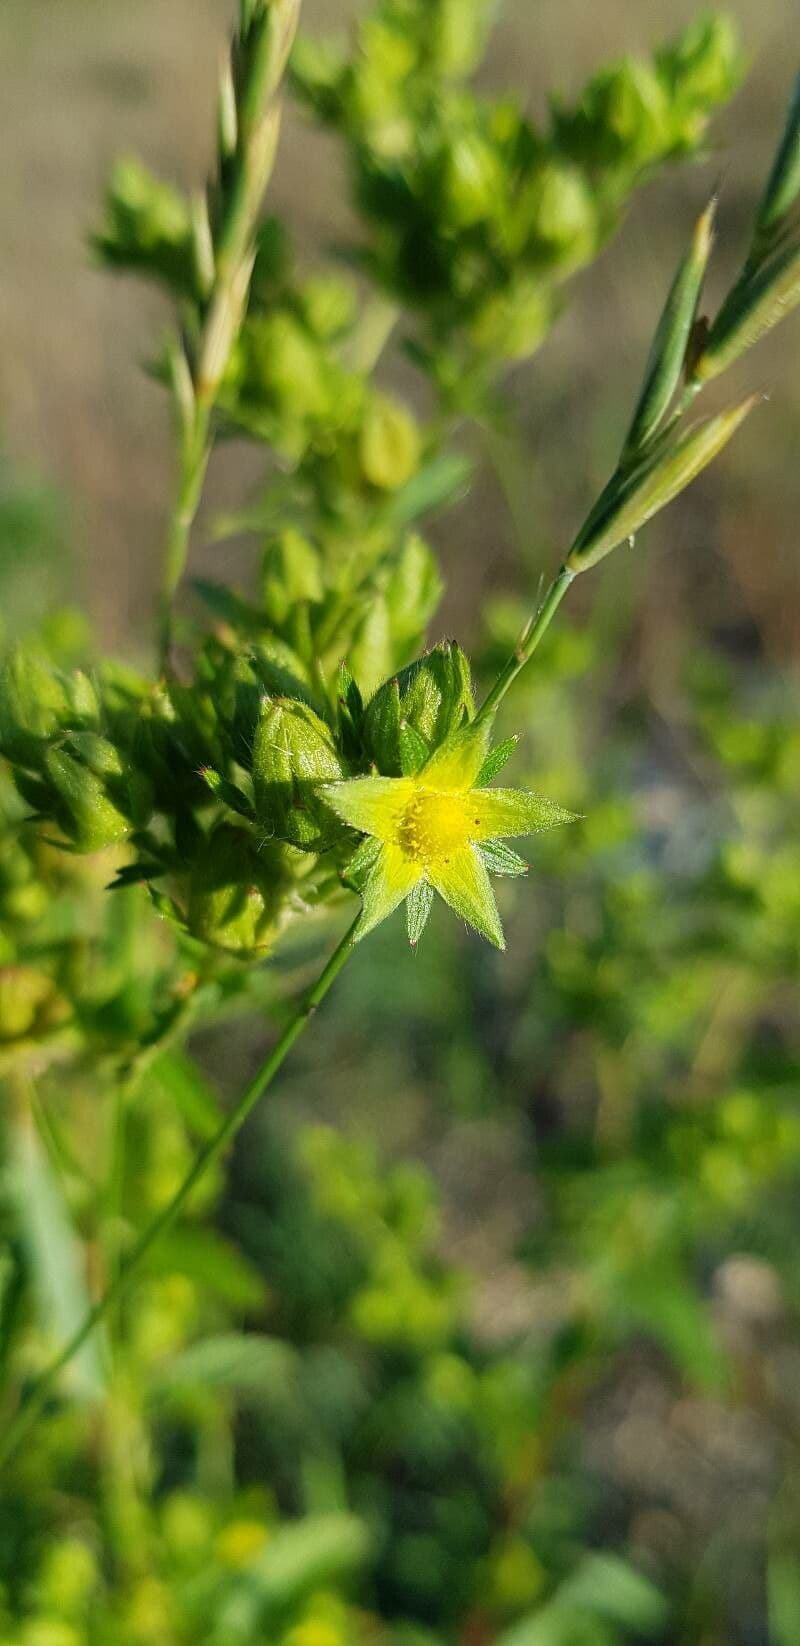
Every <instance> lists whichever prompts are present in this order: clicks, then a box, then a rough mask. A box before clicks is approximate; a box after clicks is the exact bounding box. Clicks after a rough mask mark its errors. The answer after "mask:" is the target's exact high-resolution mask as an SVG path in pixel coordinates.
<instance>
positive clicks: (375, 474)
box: [360, 395, 420, 491]
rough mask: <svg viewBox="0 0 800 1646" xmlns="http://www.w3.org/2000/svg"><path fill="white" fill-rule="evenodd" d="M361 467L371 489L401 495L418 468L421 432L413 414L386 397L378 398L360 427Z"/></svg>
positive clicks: (372, 401)
mask: <svg viewBox="0 0 800 1646" xmlns="http://www.w3.org/2000/svg"><path fill="white" fill-rule="evenodd" d="M360 457H361V467H362V470H363V472H364V476H365V479H367V480H368V481H369V483H370V485H371V486H377V487H378V488H379V490H380V491H398V490H399V488H400V487H401V486H404V485H405V483H406V481H407V480H410V479H411V476H412V474H413V473H414V471H415V469H416V468H417V466H418V464H419V459H420V440H419V430H418V428H417V425H416V423H415V422H414V419H413V417H412V416H411V413H410V412H408V411H406V408H405V406H399V405H397V403H396V402H395V401H394V400H389V399H388V398H387V397H386V396H384V395H375V396H374V397H373V399H372V400H371V402H370V404H369V406H368V407H367V411H366V415H365V417H364V422H363V424H362V427H361V443H360Z"/></svg>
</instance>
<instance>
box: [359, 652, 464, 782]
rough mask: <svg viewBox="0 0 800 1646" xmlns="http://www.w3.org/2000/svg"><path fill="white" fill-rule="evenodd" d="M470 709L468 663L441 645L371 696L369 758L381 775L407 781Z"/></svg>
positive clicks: (367, 739) (367, 734)
mask: <svg viewBox="0 0 800 1646" xmlns="http://www.w3.org/2000/svg"><path fill="white" fill-rule="evenodd" d="M474 707H475V704H474V699H473V695H472V680H471V676H470V667H469V661H468V659H467V658H466V657H465V656H464V653H463V652H462V651H461V648H460V647H459V646H457V645H456V644H455V642H454V641H443V642H442V643H441V644H440V645H438V646H434V647H433V649H432V650H431V651H429V652H427V653H426V654H425V656H424V657H421V658H419V659H418V660H417V661H416V662H415V663H409V665H408V667H407V668H405V669H401V671H400V673H399V674H398V675H396V676H395V677H394V678H393V679H392V680H387V681H386V682H385V683H384V684H383V685H382V686H381V687H380V688H379V689H378V691H377V692H376V693H375V696H374V697H373V698H372V700H371V702H370V703H369V704H368V706H367V710H366V713H365V716H364V742H365V746H366V751H367V754H368V756H369V758H370V760H372V761H373V762H374V764H375V765H376V766H377V768H378V771H379V772H381V773H382V774H383V775H384V776H386V777H400V776H410V775H411V774H412V773H413V772H416V771H419V769H420V767H421V766H422V765H423V764H424V761H425V760H426V759H427V757H428V755H429V754H430V752H431V750H432V749H435V748H438V747H439V744H440V743H443V742H444V740H445V738H447V737H449V735H450V733H451V732H454V731H456V730H457V729H458V727H459V726H461V725H462V724H463V722H464V720H468V719H469V718H470V717H471V715H472V714H473V712H474Z"/></svg>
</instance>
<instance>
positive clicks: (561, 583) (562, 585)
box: [473, 566, 576, 724]
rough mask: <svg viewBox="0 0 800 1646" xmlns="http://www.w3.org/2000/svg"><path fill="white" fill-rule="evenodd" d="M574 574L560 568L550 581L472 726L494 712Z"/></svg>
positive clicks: (548, 623) (547, 622)
mask: <svg viewBox="0 0 800 1646" xmlns="http://www.w3.org/2000/svg"><path fill="white" fill-rule="evenodd" d="M575 576H576V573H575V572H572V571H569V570H568V568H567V567H566V566H562V568H561V571H560V572H559V573H558V576H557V577H554V578H553V581H552V583H551V584H550V587H549V589H548V590H547V593H546V594H545V596H544V599H543V600H542V602H541V605H540V606H539V607H538V608H537V610H536V611H535V612H534V613H533V616H532V617H531V618H530V619H529V621H528V622H527V623H526V625H525V627H524V629H523V631H522V633H521V635H520V637H519V640H518V641H517V644H516V646H515V647H514V650H513V652H512V653H511V656H510V657H509V659H508V662H507V663H506V664H504V666H503V668H502V669H501V670H500V673H499V675H498V676H497V679H496V681H495V683H494V685H493V686H492V689H491V691H490V692H489V693H488V695H487V697H485V698H484V701H483V703H482V704H481V706H480V708H479V710H478V713H477V714H476V716H475V721H474V722H473V724H477V723H478V722H480V721H482V720H489V719H491V717H492V716H493V715H494V714H495V713H496V711H497V709H498V707H499V705H500V704H501V703H502V701H503V698H504V697H505V695H506V692H507V691H508V689H509V687H510V686H513V684H514V681H515V680H516V678H517V676H518V675H519V674H521V673H522V670H523V669H524V668H525V666H526V664H527V663H529V662H530V660H531V658H532V656H533V654H534V652H535V650H536V647H537V646H538V644H539V641H540V640H541V638H542V635H543V634H544V633H545V630H546V629H548V628H549V627H550V624H551V622H552V620H553V618H554V617H555V614H556V612H557V611H558V608H559V606H560V605H561V602H562V600H563V598H564V596H565V594H566V592H567V589H568V588H569V586H570V584H571V583H573V582H574V580H575Z"/></svg>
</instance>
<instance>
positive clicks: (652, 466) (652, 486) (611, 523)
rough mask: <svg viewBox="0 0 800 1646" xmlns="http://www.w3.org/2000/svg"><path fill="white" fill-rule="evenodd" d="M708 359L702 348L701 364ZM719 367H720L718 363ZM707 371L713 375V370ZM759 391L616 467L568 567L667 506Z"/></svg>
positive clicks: (599, 554) (578, 567) (593, 557)
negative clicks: (624, 468) (632, 463)
mask: <svg viewBox="0 0 800 1646" xmlns="http://www.w3.org/2000/svg"><path fill="white" fill-rule="evenodd" d="M797 256H798V271H797V276H796V278H797V283H798V297H800V253H798V254H797ZM706 359H707V351H706V353H704V354H703V356H702V359H701V363H700V366H698V368H697V370H698V372H700V370H701V367H702V363H703V361H705V360H706ZM715 369H717V368H715ZM705 375H708V376H712V375H714V373H713V372H712V371H711V370H709V371H708V372H707V373H706V374H705ZM760 399H761V396H760V395H758V394H751V395H748V396H747V398H746V399H745V400H741V401H740V402H739V403H738V404H737V405H735V406H729V407H728V409H727V411H723V412H719V413H718V415H717V416H716V417H709V418H706V420H705V422H703V423H698V424H696V425H695V427H694V428H693V429H690V430H689V432H688V433H687V434H685V435H684V436H683V438H682V439H680V440H678V441H676V442H675V443H674V444H673V445H670V446H668V447H667V449H666V450H664V449H661V450H658V451H657V452H656V453H654V454H653V455H652V456H651V457H650V458H649V459H648V460H647V461H646V462H644V463H642V464H641V465H640V466H639V467H637V468H635V469H634V470H633V471H632V472H631V473H630V474H623V473H621V472H620V471H618V472H617V473H616V474H614V475H612V478H611V480H610V481H609V483H608V485H607V486H606V488H605V491H604V492H603V493H602V496H601V497H600V498H599V499H598V501H597V503H596V504H595V506H594V508H593V509H592V510H591V512H590V514H589V517H588V519H587V521H586V523H585V525H584V526H583V527H582V528H581V530H580V531H579V533H578V536H577V537H576V539H575V542H574V543H573V545H572V548H571V550H570V553H569V555H568V556H567V560H566V567H567V570H569V571H571V572H582V571H586V569H587V567H589V566H595V565H596V564H597V562H598V560H602V559H603V557H604V556H605V555H607V554H609V553H610V552H611V550H612V549H614V548H616V547H617V545H618V544H619V543H622V542H624V541H625V540H626V539H627V538H630V537H632V536H633V535H634V533H635V532H638V531H639V530H640V529H641V527H642V526H644V525H646V523H647V521H648V520H650V519H652V517H653V515H654V514H658V513H659V512H660V510H661V509H664V508H666V506H667V504H668V503H671V502H672V500H673V498H675V497H678V496H679V494H680V493H681V492H682V491H685V490H686V487H687V486H689V485H691V482H692V481H693V480H695V479H696V478H697V476H698V475H699V474H701V473H702V471H703V469H705V468H707V467H708V465H709V463H711V462H713V460H714V458H715V457H717V456H718V455H719V453H720V452H721V451H722V450H723V447H725V446H727V444H728V441H729V440H730V439H731V438H732V437H733V435H734V434H735V433H736V430H737V429H738V428H739V426H740V424H741V423H743V422H744V419H745V418H746V417H747V416H749V414H750V412H751V411H752V410H753V407H754V406H755V405H757V403H758V401H759V400H760Z"/></svg>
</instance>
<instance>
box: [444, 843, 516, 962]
mask: <svg viewBox="0 0 800 1646" xmlns="http://www.w3.org/2000/svg"><path fill="white" fill-rule="evenodd" d="M427 874H428V879H429V880H430V883H431V885H432V886H433V887H434V888H435V890H436V891H437V892H438V893H439V896H440V897H443V898H444V900H445V903H449V904H450V907H451V909H455V912H456V914H460V915H461V916H462V918H463V919H464V920H468V921H469V923H470V925H471V926H474V927H475V930H476V931H477V932H480V934H481V937H486V938H488V940H489V942H490V943H494V945H495V948H498V949H504V948H505V946H506V945H505V941H504V938H503V928H502V926H501V924H500V916H499V914H498V912H497V904H496V903H495V900H494V892H493V891H492V886H491V881H490V880H489V876H488V874H487V873H486V865H485V863H484V861H483V858H482V857H481V856H480V853H479V852H478V851H477V849H476V848H475V847H474V846H460V847H459V848H458V849H457V850H456V851H454V852H451V854H450V856H449V857H447V858H444V857H440V858H438V859H437V860H436V862H435V863H431V864H429V865H428V870H427Z"/></svg>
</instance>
